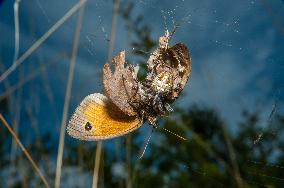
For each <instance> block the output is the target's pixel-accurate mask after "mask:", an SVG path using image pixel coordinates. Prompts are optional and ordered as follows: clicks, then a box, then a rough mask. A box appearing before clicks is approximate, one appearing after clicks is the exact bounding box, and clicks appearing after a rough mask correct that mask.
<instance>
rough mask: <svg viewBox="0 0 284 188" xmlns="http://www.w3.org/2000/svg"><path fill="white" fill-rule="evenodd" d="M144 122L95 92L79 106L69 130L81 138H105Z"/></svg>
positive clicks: (71, 134)
mask: <svg viewBox="0 0 284 188" xmlns="http://www.w3.org/2000/svg"><path fill="white" fill-rule="evenodd" d="M142 124H143V123H142V122H141V120H140V119H139V118H138V117H136V116H132V117H130V116H128V115H126V114H124V113H123V112H121V111H120V110H119V109H118V108H117V107H116V106H115V105H114V104H112V103H111V102H110V101H109V100H108V98H107V97H105V96H104V95H102V94H100V93H95V94H91V95H89V96H87V97H86V98H85V99H84V100H83V101H82V102H81V104H80V105H79V106H78V107H77V109H76V110H75V113H74V114H73V116H72V117H71V119H70V121H69V124H68V126H67V132H68V134H69V135H70V136H72V137H74V138H77V139H81V140H104V139H110V138H114V137H118V136H121V135H124V134H127V133H129V132H132V131H134V130H135V129H138V128H139V127H140V126H141V125H142Z"/></svg>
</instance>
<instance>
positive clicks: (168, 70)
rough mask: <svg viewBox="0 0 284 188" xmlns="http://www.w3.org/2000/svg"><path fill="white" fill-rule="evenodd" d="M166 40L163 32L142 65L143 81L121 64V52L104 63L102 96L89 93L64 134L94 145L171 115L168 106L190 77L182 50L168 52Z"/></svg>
mask: <svg viewBox="0 0 284 188" xmlns="http://www.w3.org/2000/svg"><path fill="white" fill-rule="evenodd" d="M170 38H171V34H170V33H169V32H168V31H166V32H165V34H164V35H163V36H161V37H160V38H159V47H158V48H157V49H156V50H155V51H154V52H153V53H152V54H151V56H150V57H149V59H148V61H147V68H148V73H147V76H146V78H145V80H144V81H139V80H138V78H137V74H138V70H139V69H138V68H139V67H138V66H134V65H132V64H127V63H126V62H125V51H122V52H120V53H119V54H118V55H116V56H115V57H114V58H113V59H112V61H111V63H106V64H105V65H104V67H103V86H104V95H103V94H100V93H94V94H91V95H88V96H87V97H85V98H84V99H83V101H82V102H81V103H80V105H79V106H78V107H77V108H76V110H75V112H74V114H73V115H72V117H71V119H70V121H69V123H68V125H67V132H68V134H69V135H70V136H72V137H74V138H77V139H80V140H89V141H95V140H105V139H110V138H114V137H118V136H122V135H125V134H127V133H130V132H132V131H134V130H136V129H138V128H139V127H141V126H142V125H143V124H144V122H146V121H148V122H149V124H150V125H153V126H154V127H157V125H156V121H157V118H158V117H159V116H167V115H168V114H169V113H170V112H171V111H173V110H172V108H171V106H170V105H171V104H172V103H173V102H174V101H175V100H176V99H177V98H178V96H179V95H180V92H181V91H182V90H183V88H184V87H185V85H186V83H187V81H188V78H189V75H190V71H191V57H190V54H189V52H188V49H187V47H186V45H184V44H182V43H177V44H175V45H174V46H172V47H169V46H168V43H169V40H170ZM112 66H114V71H112Z"/></svg>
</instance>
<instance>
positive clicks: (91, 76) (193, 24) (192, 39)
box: [0, 0, 284, 135]
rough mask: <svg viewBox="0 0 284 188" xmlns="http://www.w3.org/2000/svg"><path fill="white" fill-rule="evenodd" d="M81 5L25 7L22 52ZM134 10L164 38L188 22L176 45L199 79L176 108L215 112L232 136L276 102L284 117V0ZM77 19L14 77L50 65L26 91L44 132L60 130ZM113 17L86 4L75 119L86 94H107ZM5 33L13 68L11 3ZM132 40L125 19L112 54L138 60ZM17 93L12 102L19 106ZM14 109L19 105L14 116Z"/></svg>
mask: <svg viewBox="0 0 284 188" xmlns="http://www.w3.org/2000/svg"><path fill="white" fill-rule="evenodd" d="M76 2H77V1H75V0H70V1H55V0H49V1H44V0H31V1H21V3H20V54H23V53H24V52H25V51H26V50H27V49H28V48H29V47H30V46H31V45H32V44H33V43H34V42H35V41H36V40H37V39H38V38H39V37H40V36H42V35H43V33H45V32H46V31H47V30H48V29H49V28H50V27H51V26H52V25H53V24H54V23H55V22H56V21H57V20H58V19H60V18H61V17H62V16H63V15H64V14H65V13H66V12H67V11H68V10H69V9H70V8H71V7H72V6H73V5H74V4H75V3H76ZM127 2H131V1H122V6H123V5H124V4H125V3H127ZM133 2H134V1H133ZM134 4H135V8H134V15H143V17H144V22H145V23H147V24H149V25H150V26H151V28H152V30H153V33H152V36H153V37H154V38H156V39H157V40H158V37H159V36H161V35H163V33H164V32H165V30H166V29H169V30H171V29H172V28H173V22H178V23H181V27H180V28H179V29H178V30H177V32H176V34H175V35H174V37H173V40H172V41H171V42H172V44H174V43H176V42H183V43H185V44H187V46H188V47H189V49H190V52H191V55H192V74H191V78H190V80H189V83H188V85H187V87H186V89H185V91H184V95H183V97H182V98H181V99H180V100H178V101H177V104H176V105H178V106H181V107H183V108H187V107H188V106H189V105H191V104H198V105H203V106H210V107H213V108H216V109H217V110H218V111H219V112H220V114H221V116H222V118H223V119H224V120H225V121H226V122H228V124H229V125H230V127H229V129H230V130H235V128H236V125H237V123H238V122H240V121H241V112H242V110H244V109H247V110H249V111H256V110H257V111H258V112H259V113H260V114H261V115H262V118H263V122H265V121H266V119H267V118H268V116H269V113H270V111H271V108H272V104H273V101H275V100H279V101H280V102H279V104H280V105H278V106H279V108H278V109H277V111H278V112H281V111H282V112H283V108H282V107H281V103H282V101H283V97H282V93H283V92H284V88H283V86H284V84H283V75H284V74H283V73H284V66H283V61H284V53H283V52H284V30H283V28H284V11H283V10H284V3H283V1H280V0H278V1H267V0H263V1H253V0H240V1H227V0H214V1H211V0H210V1H208V0H190V1H186V0H176V1H170V0H168V1H163V3H161V1H158V0H140V1H135V3H134ZM76 18H77V17H76V16H75V15H74V16H72V17H71V18H70V19H69V20H68V21H67V22H66V23H65V24H64V25H63V26H61V27H60V29H58V30H57V31H56V32H54V33H53V34H52V35H51V37H50V38H48V40H46V41H45V42H44V44H43V45H41V46H40V48H39V49H37V50H36V51H35V52H34V53H33V54H32V55H31V56H30V57H29V58H28V59H27V60H25V61H24V63H23V64H22V65H21V66H20V67H18V69H17V70H16V71H15V72H14V73H12V74H11V75H10V76H9V77H8V80H9V82H10V84H11V85H13V84H16V83H17V82H18V80H19V78H23V77H27V76H28V75H29V74H31V72H32V71H33V70H35V69H37V68H39V67H40V66H41V65H43V64H48V66H47V67H46V68H45V70H44V72H43V74H40V75H39V76H37V77H35V78H34V79H33V80H32V81H30V82H28V83H27V84H25V85H24V87H23V88H22V91H21V92H20V93H21V95H22V100H21V102H20V103H21V105H20V106H21V122H22V123H23V124H29V120H28V114H27V111H28V110H29V109H31V110H32V112H33V115H34V116H35V117H37V118H36V119H37V123H38V124H39V125H41V127H40V129H41V130H42V131H46V130H56V131H57V130H59V127H60V120H61V116H62V110H63V101H64V95H65V88H66V81H67V74H68V65H69V63H70V56H67V57H66V55H65V56H64V54H67V55H69V54H70V51H71V49H72V43H73V35H74V28H75V24H76ZM111 18H112V1H110V0H108V1H103V0H100V1H95V0H92V1H88V2H87V5H86V9H85V14H84V22H83V26H82V32H81V39H80V46H79V55H78V62H77V64H76V69H75V77H74V83H73V90H72V98H71V106H70V113H72V111H74V109H75V107H76V105H78V103H79V102H80V100H82V99H83V97H84V96H86V95H87V94H89V93H93V92H101V91H102V83H101V74H102V66H103V64H104V63H105V61H106V59H107V50H108V39H109V38H110V30H111ZM0 34H1V39H0V61H1V63H3V64H4V65H5V67H6V68H7V67H9V66H10V65H11V64H12V60H13V53H14V18H13V1H7V0H6V1H4V2H3V3H2V5H1V6H0ZM129 42H130V41H129V38H128V34H127V31H126V29H125V25H124V21H123V19H121V18H119V19H118V27H117V37H116V42H115V49H114V53H113V54H116V53H118V52H119V51H122V50H126V52H127V56H128V57H129V58H131V57H132V56H133V55H132V54H131V48H130V47H129ZM52 62H53V63H52ZM131 63H136V62H131ZM4 91H5V87H4V84H3V83H0V93H3V92H4ZM18 91H19V90H18ZM18 91H16V92H15V94H14V95H13V97H12V98H11V100H12V101H13V102H14V104H16V103H15V96H17V94H16V93H18ZM51 101H54V102H51ZM15 108H16V107H15V105H13V106H12V107H11V110H12V111H14V110H15ZM27 134H29V133H27ZM30 134H31V135H32V134H33V133H30Z"/></svg>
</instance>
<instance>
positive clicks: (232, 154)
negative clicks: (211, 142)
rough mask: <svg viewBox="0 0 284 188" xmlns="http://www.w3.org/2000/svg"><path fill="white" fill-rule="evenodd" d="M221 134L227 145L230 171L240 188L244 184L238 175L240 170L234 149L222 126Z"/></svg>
mask: <svg viewBox="0 0 284 188" xmlns="http://www.w3.org/2000/svg"><path fill="white" fill-rule="evenodd" d="M222 132H223V135H224V139H225V143H226V145H227V149H228V153H229V157H230V160H231V165H232V168H233V169H232V170H233V175H234V178H235V181H236V184H237V187H239V188H241V187H243V185H244V183H243V181H242V178H241V175H240V169H239V166H238V163H237V160H236V153H235V150H234V147H233V145H232V142H231V140H230V137H229V135H228V132H227V130H226V128H225V127H224V125H222Z"/></svg>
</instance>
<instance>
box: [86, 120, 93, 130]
mask: <svg viewBox="0 0 284 188" xmlns="http://www.w3.org/2000/svg"><path fill="white" fill-rule="evenodd" d="M91 129H92V125H91V124H90V123H89V122H87V123H86V124H85V130H86V131H90V130H91Z"/></svg>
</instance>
